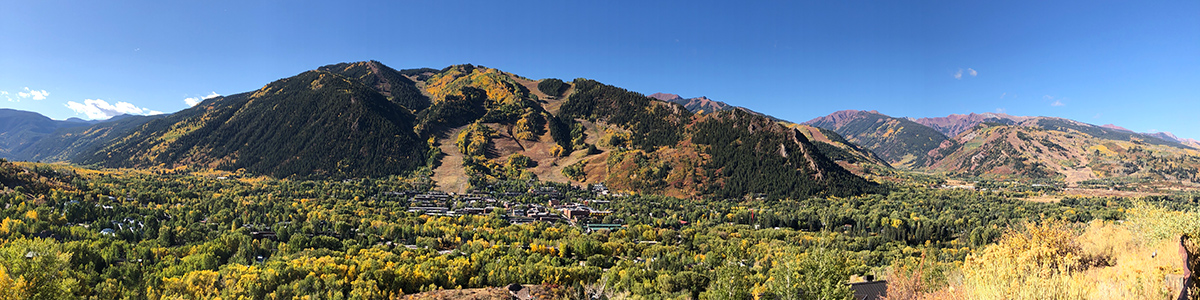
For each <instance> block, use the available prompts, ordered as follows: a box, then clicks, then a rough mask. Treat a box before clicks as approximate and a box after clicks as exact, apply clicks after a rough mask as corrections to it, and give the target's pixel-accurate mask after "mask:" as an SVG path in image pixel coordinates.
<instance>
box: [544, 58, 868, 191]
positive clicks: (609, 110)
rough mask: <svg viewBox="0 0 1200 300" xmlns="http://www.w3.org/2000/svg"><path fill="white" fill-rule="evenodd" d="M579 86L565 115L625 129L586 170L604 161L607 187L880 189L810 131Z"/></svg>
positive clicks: (612, 134) (606, 140)
mask: <svg viewBox="0 0 1200 300" xmlns="http://www.w3.org/2000/svg"><path fill="white" fill-rule="evenodd" d="M573 85H574V89H575V92H574V94H572V95H570V96H569V97H568V99H567V102H566V103H564V104H563V105H562V111H561V113H560V116H565V117H566V118H568V119H579V120H583V121H587V122H590V123H595V124H608V125H615V126H617V127H619V128H623V129H624V130H619V129H618V128H610V129H608V130H605V131H604V132H603V133H602V134H603V135H602V136H601V137H600V139H599V141H600V146H608V147H611V149H605V151H607V152H609V154H608V155H607V157H595V158H592V159H590V160H589V161H588V162H586V163H585V165H584V167H585V168H587V167H590V168H591V169H601V168H600V167H601V166H597V165H599V164H603V165H602V167H603V169H604V171H602V172H603V173H606V175H605V176H604V177H603V178H604V179H605V180H604V182H605V183H606V184H607V185H608V186H609V188H618V189H622V188H626V189H641V190H644V189H649V190H655V189H667V190H681V191H685V193H684V194H683V195H679V196H698V195H700V194H704V195H714V196H716V197H722V198H732V197H740V196H743V195H748V194H763V195H768V196H771V197H792V198H802V197H805V196H808V195H816V194H833V195H849V194H855V193H861V192H864V191H872V190H874V189H875V187H874V185H873V184H871V183H869V182H866V181H865V180H863V179H862V178H860V177H858V176H855V175H854V174H852V173H850V172H849V171H847V170H845V169H844V168H842V167H841V166H839V165H838V164H836V163H834V162H833V161H832V160H830V159H829V158H828V157H826V156H825V154H823V153H822V152H821V150H819V149H818V148H817V146H815V145H814V144H813V143H812V142H810V141H809V140H808V138H807V137H806V136H805V135H804V134H802V133H800V132H799V131H797V130H795V129H791V128H788V127H785V126H783V125H782V124H779V123H777V122H775V121H774V120H772V119H770V118H767V117H765V116H762V115H760V114H753V113H750V112H746V111H743V110H736V109H735V110H722V111H716V112H712V113H707V114H693V113H692V112H691V111H689V110H687V109H686V108H685V107H683V106H682V105H680V104H676V103H670V102H665V101H655V100H656V99H655V98H650V97H646V96H643V95H641V94H638V93H633V92H629V91H627V90H624V89H621V88H617V87H613V86H609V85H604V84H601V83H599V82H595V81H592V80H586V79H577V80H575V82H574V83H573ZM625 130H627V131H625ZM687 191H691V192H687ZM696 192H699V193H696ZM668 194H671V193H668Z"/></svg>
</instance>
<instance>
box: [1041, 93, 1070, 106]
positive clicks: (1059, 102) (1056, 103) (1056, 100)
mask: <svg viewBox="0 0 1200 300" xmlns="http://www.w3.org/2000/svg"><path fill="white" fill-rule="evenodd" d="M1042 99H1046V100H1054V102H1051V103H1050V106H1067V104H1066V103H1063V102H1062V101H1063V100H1064V99H1067V98H1063V97H1054V96H1050V95H1044V96H1042Z"/></svg>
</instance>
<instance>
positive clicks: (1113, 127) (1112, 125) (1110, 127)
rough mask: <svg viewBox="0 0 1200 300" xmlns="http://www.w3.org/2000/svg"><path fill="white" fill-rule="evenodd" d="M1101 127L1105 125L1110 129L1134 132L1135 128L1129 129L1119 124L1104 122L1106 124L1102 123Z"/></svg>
mask: <svg viewBox="0 0 1200 300" xmlns="http://www.w3.org/2000/svg"><path fill="white" fill-rule="evenodd" d="M1100 127H1104V128H1108V129H1116V130H1120V131H1128V132H1133V130H1129V129H1128V128H1125V127H1121V126H1117V125H1114V124H1104V125H1100Z"/></svg>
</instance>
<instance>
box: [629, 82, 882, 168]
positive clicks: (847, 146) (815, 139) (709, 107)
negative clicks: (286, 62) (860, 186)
mask: <svg viewBox="0 0 1200 300" xmlns="http://www.w3.org/2000/svg"><path fill="white" fill-rule="evenodd" d="M650 98H654V99H658V100H662V101H666V102H671V103H675V104H679V105H683V107H684V108H687V110H689V111H691V112H693V113H697V114H706V113H713V112H719V111H728V110H739V111H743V112H746V113H749V114H753V115H760V116H764V117H767V118H768V119H771V120H772V121H775V122H777V123H779V124H781V125H783V126H785V127H788V128H793V129H796V130H798V131H800V133H803V134H804V136H805V137H806V138H808V140H809V141H811V142H812V143H813V145H816V146H817V148H818V149H820V150H821V153H824V154H825V155H826V156H828V157H829V158H830V159H833V160H834V161H838V162H839V163H842V164H843V165H842V166H843V167H850V168H851V169H856V170H857V169H859V167H862V166H866V165H871V166H879V167H884V168H891V165H890V164H888V162H887V161H885V160H884V159H883V158H880V157H879V156H878V155H876V154H875V153H874V152H871V151H869V150H866V149H863V148H862V147H859V146H858V145H855V144H854V143H851V142H850V141H847V140H846V139H845V138H844V137H842V136H841V135H840V134H838V133H836V132H834V131H832V130H828V129H823V128H818V127H813V126H810V125H801V124H795V123H792V122H788V121H784V120H781V119H778V118H775V117H772V116H769V115H766V114H763V113H759V112H756V111H753V110H750V109H747V108H744V107H740V106H733V105H729V104H727V103H725V102H721V101H717V100H712V99H708V98H707V97H698V98H686V99H685V98H683V97H680V96H679V95H675V94H665V93H654V94H651V95H650ZM856 172H857V171H856Z"/></svg>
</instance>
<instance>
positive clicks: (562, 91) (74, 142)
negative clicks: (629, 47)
mask: <svg viewBox="0 0 1200 300" xmlns="http://www.w3.org/2000/svg"><path fill="white" fill-rule="evenodd" d="M709 101H711V100H709ZM713 103H719V102H713ZM710 104H712V103H710ZM723 107H728V106H723ZM798 128H799V129H801V130H797V129H795V128H789V127H787V126H784V125H783V124H780V123H778V122H776V121H775V120H773V119H771V118H769V117H766V116H763V115H761V114H757V113H752V112H748V111H743V110H738V109H734V110H720V111H713V112H709V113H705V114H695V113H692V112H691V111H689V110H688V109H687V108H685V107H684V106H682V105H679V104H673V103H669V102H663V101H658V100H656V99H654V98H650V97H646V96H644V95H642V94H638V93H634V92H630V91H627V90H624V89H621V88H618V87H614V86H610V85H605V84H602V83H600V82H596V81H594V80H588V79H576V80H574V81H571V82H564V81H561V80H558V79H553V78H550V79H543V80H531V79H528V78H524V77H520V76H517V75H515V74H511V73H507V72H503V71H500V70H497V69H493V68H487V67H483V66H475V65H455V66H450V67H446V68H443V69H440V70H435V69H427V68H422V69H411V70H396V69H392V68H390V67H388V66H385V65H383V64H382V63H379V62H376V61H367V62H356V63H341V64H334V65H327V66H323V67H320V68H317V69H315V70H312V71H307V72H303V73H301V74H298V75H296V76H292V77H288V78H284V79H280V80H277V81H275V82H272V83H269V84H267V85H265V86H263V87H262V88H260V89H258V90H255V91H251V92H246V93H240V94H234V95H228V96H223V97H217V98H213V99H208V100H205V101H204V102H202V103H200V104H198V105H196V106H194V107H192V108H188V109H185V110H182V111H179V112H176V113H174V114H170V115H165V116H154V117H128V118H124V119H119V120H115V121H108V122H102V123H97V124H94V125H91V126H80V127H75V128H69V129H70V130H59V131H54V132H53V133H43V134H44V135H45V138H42V139H40V140H39V141H37V142H34V143H26V144H28V145H30V146H29V147H27V148H28V149H32V150H27V151H26V152H22V153H26V154H30V156H28V157H31V158H37V159H46V160H55V161H71V162H75V163H79V164H85V165H98V166H105V167H131V168H147V167H161V168H177V167H182V166H191V167H197V168H201V169H218V170H227V171H234V172H241V171H245V172H248V173H250V174H263V175H270V176H273V177H277V178H287V177H296V178H352V177H379V176H387V175H394V174H399V175H418V176H429V178H430V179H432V180H433V181H434V183H436V184H438V185H439V186H441V187H442V188H443V189H446V190H448V191H456V192H467V191H468V190H469V189H470V188H471V187H481V186H484V185H492V184H500V183H504V182H512V181H528V180H531V179H538V180H549V181H558V182H575V183H604V184H606V185H607V186H609V188H611V189H613V190H617V191H634V192H646V193H655V194H664V195H671V196H678V197H701V196H705V197H724V198H737V197H742V196H745V195H750V194H757V195H760V196H769V197H774V198H785V197H790V198H807V197H810V196H814V195H838V196H846V195H856V194H860V193H863V192H872V191H876V190H877V189H878V187H877V186H876V185H875V184H873V183H870V182H868V181H866V180H864V179H862V178H860V177H858V176H856V175H854V174H852V173H850V172H849V171H847V170H846V169H844V168H843V167H842V165H839V163H842V164H843V165H846V166H849V164H847V163H846V161H851V163H850V164H853V163H854V162H857V161H869V160H873V159H877V158H872V156H871V155H867V154H864V153H855V152H854V151H861V149H859V148H856V146H853V144H851V143H850V142H848V141H846V140H844V139H842V138H841V137H840V136H837V135H836V134H834V133H832V132H830V131H822V130H819V129H814V128H809V127H804V126H801V127H798ZM810 137H816V138H811V139H810ZM812 140H817V142H813V141H812ZM856 149H858V150H856ZM826 153H829V155H831V156H833V157H834V159H830V157H829V156H827V155H826Z"/></svg>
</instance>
